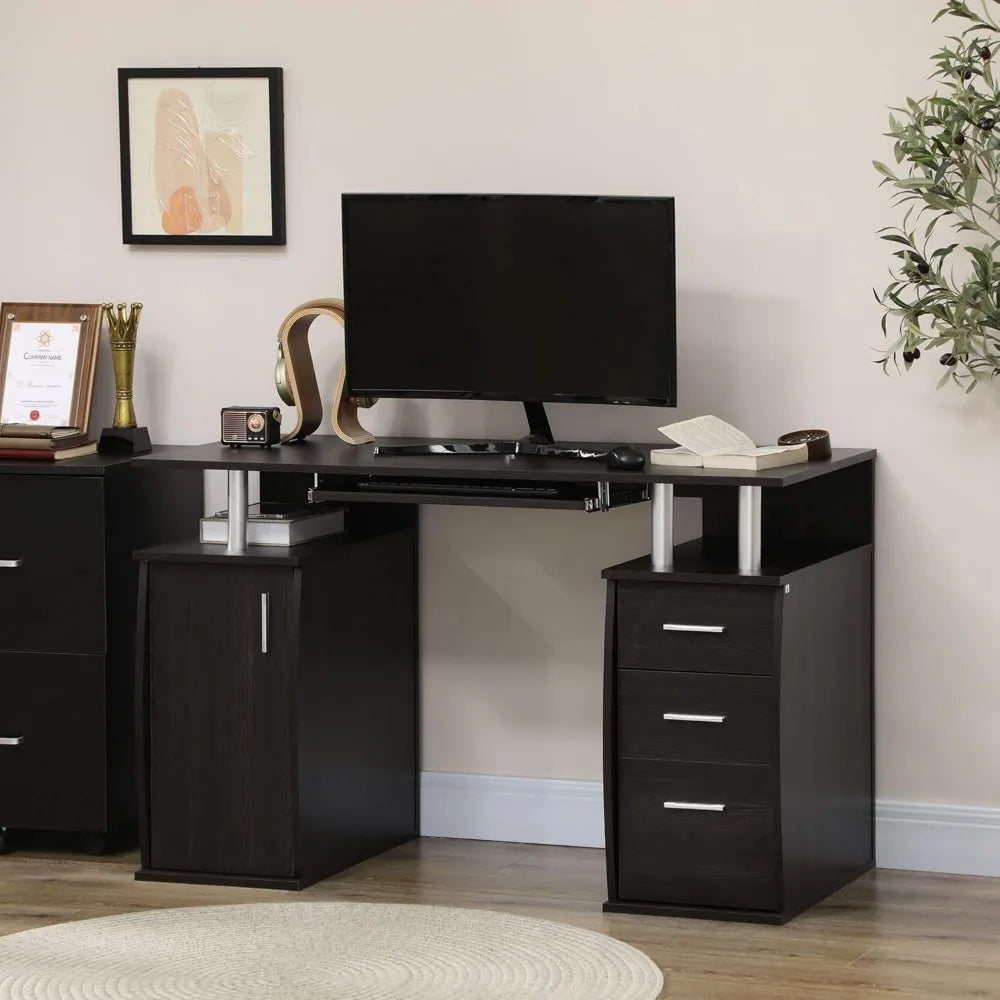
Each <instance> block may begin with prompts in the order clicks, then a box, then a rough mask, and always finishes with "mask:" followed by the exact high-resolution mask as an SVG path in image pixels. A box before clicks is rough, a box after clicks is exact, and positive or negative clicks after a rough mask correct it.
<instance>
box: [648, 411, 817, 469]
mask: <svg viewBox="0 0 1000 1000" xmlns="http://www.w3.org/2000/svg"><path fill="white" fill-rule="evenodd" d="M659 430H660V433H661V434H663V435H664V436H665V437H668V438H670V440H671V441H674V442H676V446H675V447H673V448H654V449H653V450H652V451H651V452H650V453H649V460H650V462H651V463H652V464H653V465H667V466H671V467H673V468H695V469H741V470H746V471H751V472H753V471H760V470H762V469H780V468H782V467H783V466H786V465H798V464H799V462H807V461H808V460H809V446H808V445H805V444H794V445H764V446H762V447H758V446H757V445H755V444H754V443H753V441H752V440H751V439H750V438H749V437H748V436H747V435H746V434H744V433H743V431H741V430H739V429H738V428H736V427H733V425H732V424H727V423H726V422H725V421H724V420H720V419H719V418H718V417H713V416H704V417H694V418H692V419H691V420H681V421H679V422H678V423H675V424H668V425H667V426H666V427H661V428H659Z"/></svg>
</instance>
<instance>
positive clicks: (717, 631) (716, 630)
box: [663, 623, 726, 635]
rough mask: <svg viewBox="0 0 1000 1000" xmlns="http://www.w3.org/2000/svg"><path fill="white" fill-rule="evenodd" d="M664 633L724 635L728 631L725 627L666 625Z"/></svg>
mask: <svg viewBox="0 0 1000 1000" xmlns="http://www.w3.org/2000/svg"><path fill="white" fill-rule="evenodd" d="M663 631H664V632H708V633H710V634H711V635H722V634H723V632H725V631H726V626H725V625H672V624H670V623H666V624H664V626H663Z"/></svg>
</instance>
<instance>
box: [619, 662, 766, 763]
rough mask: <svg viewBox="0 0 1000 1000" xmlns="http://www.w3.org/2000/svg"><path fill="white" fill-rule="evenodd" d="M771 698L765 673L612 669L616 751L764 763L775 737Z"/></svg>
mask: <svg viewBox="0 0 1000 1000" xmlns="http://www.w3.org/2000/svg"><path fill="white" fill-rule="evenodd" d="M777 700H778V695H777V688H776V682H775V681H774V680H773V679H772V678H770V677H745V676H740V675H736V674H716V675H714V676H712V675H709V674H694V673H691V674H674V673H667V672H666V671H663V670H620V671H618V752H619V753H620V754H622V755H623V756H626V757H656V758H659V759H661V760H684V761H703V762H707V763H713V764H762V765H770V764H772V763H774V762H775V750H776V747H777V744H778V704H777ZM668 716H669V717H668Z"/></svg>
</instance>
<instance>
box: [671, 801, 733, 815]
mask: <svg viewBox="0 0 1000 1000" xmlns="http://www.w3.org/2000/svg"><path fill="white" fill-rule="evenodd" d="M663 808H664V809H689V810H691V811H693V812H708V813H720V812H725V811H726V803H725V802H664V803H663Z"/></svg>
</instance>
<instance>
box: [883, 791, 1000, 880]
mask: <svg viewBox="0 0 1000 1000" xmlns="http://www.w3.org/2000/svg"><path fill="white" fill-rule="evenodd" d="M875 858H876V863H877V864H878V866H879V868H904V869H907V870H908V871H917V872H948V873H950V874H952V875H992V876H994V877H1000V809H986V808H979V807H976V806H941V805H931V804H925V803H922V802H893V801H888V800H885V801H879V802H878V803H876V806H875Z"/></svg>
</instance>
